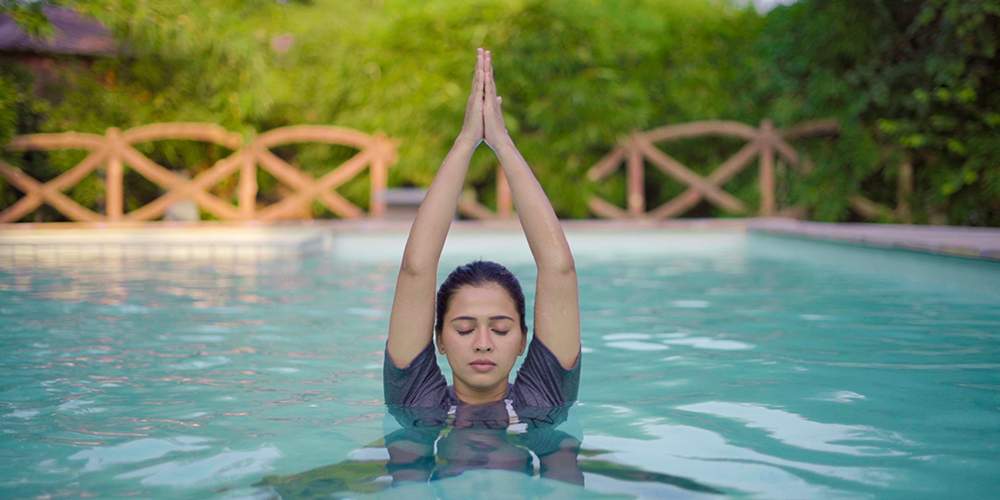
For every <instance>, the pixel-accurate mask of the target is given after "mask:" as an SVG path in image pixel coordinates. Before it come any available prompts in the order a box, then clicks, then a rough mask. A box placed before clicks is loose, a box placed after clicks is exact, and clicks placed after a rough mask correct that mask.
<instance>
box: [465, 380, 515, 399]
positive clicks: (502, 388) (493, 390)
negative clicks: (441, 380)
mask: <svg viewBox="0 0 1000 500" xmlns="http://www.w3.org/2000/svg"><path fill="white" fill-rule="evenodd" d="M507 385H508V382H507V381H506V380H503V381H501V382H500V383H499V384H497V385H496V386H493V387H490V388H487V389H476V388H473V387H471V386H469V385H467V384H465V383H464V382H462V381H461V380H458V379H454V386H455V396H457V397H458V399H459V400H460V401H461V402H463V403H465V404H467V405H479V404H484V403H493V402H496V401H500V400H501V399H503V397H504V396H505V395H506V394H507Z"/></svg>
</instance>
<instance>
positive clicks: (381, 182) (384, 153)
mask: <svg viewBox="0 0 1000 500" xmlns="http://www.w3.org/2000/svg"><path fill="white" fill-rule="evenodd" d="M369 147H371V148H372V149H374V153H375V154H374V155H372V159H371V165H370V167H369V168H371V177H370V179H371V193H370V195H369V198H370V201H369V202H368V216H369V217H376V218H381V217H384V216H385V206H386V200H385V190H386V187H387V186H388V185H389V172H388V168H387V167H386V164H387V163H388V161H389V157H390V155H391V154H392V153H391V151H390V148H391V147H392V146H391V145H390V144H389V141H388V140H387V139H386V138H385V136H383V135H382V134H376V135H375V140H374V141H372V145H371V146H369Z"/></svg>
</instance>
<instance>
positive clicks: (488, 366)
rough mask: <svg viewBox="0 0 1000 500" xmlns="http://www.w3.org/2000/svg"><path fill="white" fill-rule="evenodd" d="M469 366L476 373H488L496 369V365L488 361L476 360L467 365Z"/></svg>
mask: <svg viewBox="0 0 1000 500" xmlns="http://www.w3.org/2000/svg"><path fill="white" fill-rule="evenodd" d="M469 366H471V367H472V369H473V370H476V371H477V372H488V371H490V370H492V369H493V368H496V366H497V364H496V363H494V362H492V361H490V360H488V359H477V360H475V361H473V362H471V363H469Z"/></svg>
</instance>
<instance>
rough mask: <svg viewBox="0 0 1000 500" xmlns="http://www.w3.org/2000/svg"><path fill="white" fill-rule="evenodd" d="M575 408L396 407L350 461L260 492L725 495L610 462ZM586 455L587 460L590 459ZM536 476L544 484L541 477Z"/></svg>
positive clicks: (268, 482) (267, 483) (284, 479)
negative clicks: (591, 443) (587, 435)
mask: <svg viewBox="0 0 1000 500" xmlns="http://www.w3.org/2000/svg"><path fill="white" fill-rule="evenodd" d="M571 409H572V408H571V407H560V408H528V409H523V410H521V411H520V412H519V413H518V414H516V415H512V414H511V413H510V411H509V409H508V408H507V407H506V406H505V405H504V403H503V402H497V403H494V404H485V405H468V406H459V407H454V408H451V409H450V410H451V411H450V412H449V410H447V409H443V408H405V407H390V408H388V412H387V415H386V419H385V431H386V434H385V436H384V438H383V439H381V440H378V441H376V442H373V443H371V444H369V445H368V446H366V447H364V448H360V449H357V450H354V451H352V452H351V453H350V454H349V455H348V457H347V459H346V460H343V461H340V462H337V463H335V464H332V465H328V466H324V467H319V468H316V469H312V470H309V471H306V472H303V473H299V474H293V475H290V476H269V477H266V478H264V480H263V481H261V482H260V483H259V484H257V485H256V486H258V487H260V488H262V489H269V490H270V491H272V492H274V493H277V494H278V495H280V496H281V497H282V498H306V497H308V498H324V497H327V498H330V497H332V498H340V497H345V496H351V497H354V496H357V495H358V494H365V493H378V492H385V491H391V492H394V493H401V492H406V494H407V495H409V494H411V493H415V494H420V495H421V496H425V495H433V496H438V497H444V498H465V497H470V496H481V495H482V494H484V493H486V492H492V493H502V494H504V495H509V496H514V497H516V496H520V495H527V496H532V497H535V496H541V495H544V496H553V495H555V496H563V497H566V498H573V497H576V496H579V495H583V494H585V491H584V490H583V487H584V486H587V487H588V489H590V490H591V493H590V494H591V495H593V493H594V492H602V493H614V494H618V495H621V494H637V495H649V494H653V495H655V496H661V497H662V496H676V495H678V494H684V495H685V496H698V495H710V494H719V493H722V492H721V491H719V490H716V489H714V488H712V487H709V486H707V485H704V484H701V483H699V482H697V481H694V480H692V479H688V478H684V477H679V476H674V475H671V474H665V473H662V472H657V471H651V470H647V469H646V468H644V467H642V466H629V465H626V464H624V463H616V462H612V461H608V460H606V459H603V458H601V457H602V456H604V455H607V454H608V451H607V450H600V449H589V448H585V447H582V446H581V443H582V442H583V436H582V430H581V427H580V425H579V423H578V422H576V420H575V419H574V418H573V417H572V411H571ZM581 457H582V458H583V459H581ZM532 479H535V480H534V481H532Z"/></svg>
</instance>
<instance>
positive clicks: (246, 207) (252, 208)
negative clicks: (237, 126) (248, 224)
mask: <svg viewBox="0 0 1000 500" xmlns="http://www.w3.org/2000/svg"><path fill="white" fill-rule="evenodd" d="M240 155H241V156H240V188H239V189H240V191H239V204H240V217H241V218H243V220H253V218H254V213H255V212H256V210H257V168H256V167H257V137H256V134H254V133H251V134H250V137H249V140H247V141H246V143H245V145H244V146H243V151H241V152H240Z"/></svg>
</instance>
